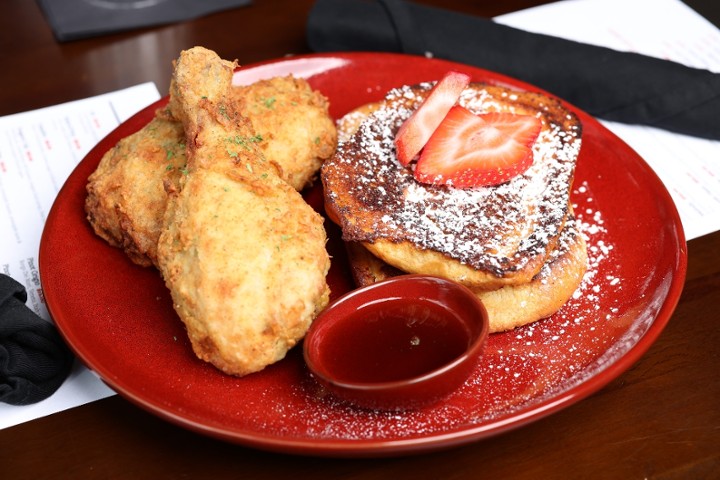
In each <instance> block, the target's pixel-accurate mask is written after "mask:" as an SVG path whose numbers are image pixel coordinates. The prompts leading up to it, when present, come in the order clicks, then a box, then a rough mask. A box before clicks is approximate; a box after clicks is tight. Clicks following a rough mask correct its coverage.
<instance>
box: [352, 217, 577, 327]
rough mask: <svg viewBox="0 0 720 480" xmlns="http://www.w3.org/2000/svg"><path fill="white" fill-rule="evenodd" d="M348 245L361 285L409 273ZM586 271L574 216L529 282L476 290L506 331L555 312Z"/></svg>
mask: <svg viewBox="0 0 720 480" xmlns="http://www.w3.org/2000/svg"><path fill="white" fill-rule="evenodd" d="M346 245H347V251H348V257H349V260H350V266H351V271H352V275H353V279H354V281H355V283H356V284H357V285H358V286H364V285H370V284H372V283H375V282H379V281H382V280H385V279H387V278H390V277H394V276H397V275H403V274H404V273H405V272H403V271H402V270H399V269H397V268H395V267H393V266H391V265H388V264H387V263H385V262H383V261H382V260H380V259H379V258H377V257H375V256H374V255H373V254H372V253H370V252H369V251H368V250H367V249H366V248H364V247H363V246H362V245H361V244H359V243H348V244H346ZM586 271H587V248H586V245H585V240H584V239H583V237H582V235H581V234H580V233H579V232H578V231H577V224H576V222H575V220H574V219H571V220H569V221H568V222H567V226H566V228H565V229H564V230H563V233H562V234H561V237H560V240H559V242H558V248H557V250H555V251H554V252H553V253H552V255H551V256H550V258H549V259H548V262H547V263H546V264H545V265H544V266H543V268H542V269H541V270H540V272H539V273H538V274H537V275H536V276H535V277H534V278H533V279H531V280H530V281H529V282H527V283H525V284H521V285H508V286H504V287H501V288H498V289H494V290H482V289H473V290H474V292H475V294H476V295H477V296H478V297H479V298H480V299H481V300H482V302H483V304H484V305H485V308H486V309H487V312H488V316H489V318H490V331H491V332H502V331H506V330H511V329H513V328H517V327H520V326H523V325H528V324H530V323H532V322H535V321H537V320H540V319H543V318H547V317H549V316H551V315H552V314H554V313H555V312H556V311H557V310H559V309H560V308H561V307H562V306H563V305H564V304H565V303H566V302H567V301H568V300H569V299H570V298H571V297H572V295H573V293H574V292H575V291H576V290H577V289H578V287H579V286H580V284H581V283H582V279H583V276H584V275H585V272H586Z"/></svg>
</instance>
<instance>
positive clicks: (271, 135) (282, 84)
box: [231, 76, 337, 190]
mask: <svg viewBox="0 0 720 480" xmlns="http://www.w3.org/2000/svg"><path fill="white" fill-rule="evenodd" d="M231 92H232V101H233V103H234V105H235V106H236V108H237V109H238V111H239V112H240V114H241V115H243V116H245V117H247V118H248V119H250V122H251V123H252V126H253V128H254V129H255V132H256V133H257V134H258V135H259V136H260V137H261V138H262V141H261V142H260V143H259V146H260V149H261V150H262V152H263V153H264V155H265V157H266V158H268V159H270V160H272V161H273V162H275V163H277V164H278V165H279V166H280V168H281V170H282V172H281V175H280V176H281V177H282V178H283V179H284V180H285V181H286V182H288V183H289V184H290V185H292V186H293V187H294V188H295V189H296V190H302V189H303V188H304V187H306V186H307V185H309V184H310V183H311V182H312V180H313V179H314V178H315V177H316V176H317V173H318V171H319V170H320V166H321V165H322V163H323V161H324V160H325V159H327V158H328V157H330V155H332V154H333V153H334V152H335V147H336V145H337V129H336V128H335V124H334V122H333V120H332V118H330V115H329V113H328V108H329V104H328V101H327V98H325V97H324V96H323V95H322V94H321V93H320V92H317V91H314V90H312V89H311V88H310V85H309V84H308V83H307V81H305V80H303V79H299V78H294V77H292V76H286V77H275V78H271V79H267V80H259V81H257V82H255V83H253V84H251V85H248V86H243V87H236V88H233V89H232V90H231Z"/></svg>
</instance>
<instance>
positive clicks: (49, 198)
mask: <svg viewBox="0 0 720 480" xmlns="http://www.w3.org/2000/svg"><path fill="white" fill-rule="evenodd" d="M159 98H160V93H159V92H158V90H157V88H156V87H155V84H153V83H144V84H141V85H137V86H135V87H130V88H127V89H123V90H119V91H115V92H112V93H107V94H104V95H99V96H96V97H92V98H86V99H83V100H78V101H74V102H69V103H64V104H61V105H56V106H52V107H47V108H42V109H39V110H34V111H31V112H24V113H18V114H15V115H8V116H5V117H0V272H2V273H4V274H6V275H9V276H10V277H12V278H13V279H15V280H17V281H18V282H20V283H22V284H24V285H25V288H26V290H27V293H28V302H27V305H28V306H29V307H30V308H32V309H33V310H34V311H35V313H37V314H38V315H40V316H41V317H43V318H44V319H46V320H48V321H51V320H50V316H49V314H48V312H47V308H46V307H45V303H44V299H43V295H42V290H41V289H40V278H39V272H38V253H39V248H40V236H41V234H42V229H43V226H44V225H45V219H46V218H47V215H48V212H49V210H50V207H51V206H52V204H53V202H54V200H55V197H56V196H57V193H58V191H59V190H60V188H61V187H62V185H63V183H64V182H65V180H66V179H67V177H68V176H69V175H70V173H71V172H72V171H73V169H74V168H75V166H77V164H78V163H79V162H80V160H82V159H83V157H85V155H86V154H87V153H88V152H89V151H90V149H92V147H94V146H95V145H96V144H97V143H98V142H99V141H100V140H101V139H102V138H103V137H105V136H106V135H107V134H108V133H110V132H111V131H112V130H113V129H114V128H115V127H117V126H118V125H119V124H120V123H122V122H124V121H125V120H127V119H128V118H130V117H131V116H132V115H133V114H135V113H136V112H137V111H139V110H141V109H142V108H144V107H145V106H147V105H149V104H151V103H152V102H154V101H156V100H158V99H159ZM112 394H113V391H112V390H110V389H109V388H108V387H107V386H106V385H105V384H104V383H102V382H101V381H100V380H98V379H97V377H96V376H95V375H94V374H93V373H91V372H90V371H89V370H87V369H86V368H84V367H82V366H80V365H76V366H75V368H74V369H73V371H72V372H71V374H70V376H69V377H68V379H67V380H66V381H65V383H64V384H63V385H62V386H61V387H60V389H59V390H58V391H57V392H56V393H55V394H54V395H52V396H51V397H50V398H48V399H46V400H44V401H42V402H39V403H36V404H34V405H29V406H22V407H18V406H12V405H7V404H4V403H0V428H5V427H9V426H12V425H16V424H18V423H21V422H24V421H27V420H31V419H33V418H37V417H42V416H45V415H48V414H50V413H54V412H57V411H61V410H65V409H67V408H71V407H74V406H77V405H82V404H84V403H87V402H90V401H93V400H97V399H100V398H103V397H106V396H109V395H112Z"/></svg>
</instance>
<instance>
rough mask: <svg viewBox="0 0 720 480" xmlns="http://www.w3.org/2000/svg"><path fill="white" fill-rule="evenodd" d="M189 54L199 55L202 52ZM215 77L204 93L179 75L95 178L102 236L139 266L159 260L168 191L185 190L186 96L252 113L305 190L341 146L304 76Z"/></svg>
mask: <svg viewBox="0 0 720 480" xmlns="http://www.w3.org/2000/svg"><path fill="white" fill-rule="evenodd" d="M189 54H190V55H199V54H198V52H196V51H190V53H189ZM234 66H235V63H233V62H225V61H223V62H222V63H219V64H218V65H216V66H214V67H206V68H207V69H208V70H206V71H205V72H203V75H211V78H216V79H218V78H221V79H224V80H223V81H224V82H227V81H228V78H230V79H231V78H232V69H233V68H234ZM208 72H210V73H208ZM206 78H208V77H207V76H206ZM207 83H208V85H207V90H205V93H204V94H202V95H201V94H196V93H193V92H191V91H188V90H187V89H185V90H184V91H182V90H181V88H180V87H179V86H178V85H177V84H176V82H175V80H173V84H172V87H171V95H170V102H169V104H168V107H167V108H163V109H160V110H158V111H157V112H156V116H155V118H154V119H153V120H152V121H151V122H150V123H149V124H148V125H146V126H145V127H144V128H142V129H141V130H140V131H138V132H137V133H135V134H133V135H131V136H129V137H128V138H125V139H122V140H121V141H120V142H119V143H118V145H117V146H116V147H115V148H113V149H111V150H110V151H108V152H107V153H106V154H105V156H104V157H103V159H102V160H101V162H100V164H99V166H98V168H97V170H96V171H95V172H94V173H93V174H92V175H91V176H90V178H89V181H88V185H87V190H88V196H87V200H86V212H87V217H88V220H89V222H90V224H91V225H92V227H93V229H94V230H95V232H96V233H97V235H99V236H100V237H102V238H103V239H105V240H106V241H107V242H108V243H110V244H111V245H113V246H115V247H119V248H122V249H123V250H124V251H125V252H126V253H127V255H128V257H129V258H130V259H131V260H132V261H133V262H135V263H137V264H139V265H142V266H151V265H156V263H157V242H158V238H159V236H160V232H161V229H162V218H163V214H164V212H165V208H166V205H167V194H166V192H168V191H174V190H176V189H177V183H178V182H179V180H180V178H181V177H182V172H184V171H185V163H186V158H185V132H184V130H183V125H182V123H181V122H179V121H178V120H176V119H175V116H174V115H173V113H172V112H173V111H174V112H175V115H180V116H181V115H183V112H182V109H181V106H180V101H181V100H180V99H181V98H182V97H183V96H185V97H186V98H185V100H184V101H186V102H198V103H200V102H203V101H206V99H207V98H216V100H217V101H218V103H219V104H222V105H225V107H223V108H224V109H227V108H231V109H234V110H235V111H238V112H239V114H240V115H241V116H243V117H247V118H248V119H249V121H250V123H251V124H252V127H253V129H254V130H255V132H256V133H255V134H254V136H253V138H252V139H251V140H252V141H253V142H254V143H256V144H257V146H258V147H259V148H260V150H261V153H263V154H264V155H265V158H266V159H268V161H269V162H271V163H272V164H273V165H274V166H275V168H276V169H277V171H278V172H280V176H281V177H282V178H283V179H284V180H286V181H287V182H288V183H290V184H291V185H292V186H293V187H294V188H295V189H297V190H300V189H302V188H303V187H305V186H306V185H308V184H309V183H310V182H311V181H312V180H313V178H315V177H316V176H317V173H318V170H319V168H320V165H321V163H322V161H323V160H324V159H325V158H327V157H329V156H330V155H331V154H332V153H333V152H334V151H335V147H336V144H337V130H336V128H335V125H334V123H333V121H332V119H331V117H330V115H329V112H328V102H327V99H326V98H325V97H324V96H323V95H322V94H320V93H319V92H316V91H314V90H312V89H311V87H310V85H309V84H308V83H307V81H305V80H304V79H298V78H293V77H291V76H287V77H278V78H272V79H268V80H261V81H259V82H256V83H253V84H251V85H248V86H244V87H233V88H230V89H229V92H230V95H228V94H227V91H225V90H222V89H220V90H218V87H217V84H218V82H215V86H213V85H211V83H212V82H209V81H208V82H207ZM193 95H195V96H194V97H193ZM188 96H189V97H188ZM225 114H227V110H225ZM220 118H221V119H222V118H223V115H222V114H221V115H220ZM238 141H242V139H240V138H238Z"/></svg>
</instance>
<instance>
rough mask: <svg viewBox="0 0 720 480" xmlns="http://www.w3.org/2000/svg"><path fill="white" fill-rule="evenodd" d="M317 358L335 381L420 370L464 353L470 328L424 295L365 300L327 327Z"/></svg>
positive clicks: (392, 377) (388, 377)
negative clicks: (330, 327)
mask: <svg viewBox="0 0 720 480" xmlns="http://www.w3.org/2000/svg"><path fill="white" fill-rule="evenodd" d="M326 335H327V336H326V338H325V340H324V343H325V346H324V347H323V350H322V351H321V352H320V361H321V362H322V363H324V364H325V365H327V370H328V372H329V373H330V374H331V375H332V376H333V377H334V378H335V379H337V380H338V381H346V382H360V383H362V382H392V381H397V380H403V379H407V378H411V377H417V376H420V375H424V374H425V373H427V372H430V371H432V370H435V369H437V368H440V367H442V366H444V365H447V364H448V363H450V362H451V361H453V360H455V359H456V358H458V357H459V356H460V355H462V354H463V353H465V351H466V350H467V348H468V345H469V343H470V338H471V335H472V334H471V332H470V330H469V329H468V328H467V326H466V325H465V323H464V322H463V321H462V319H461V318H458V316H457V315H456V314H455V313H453V312H450V314H448V313H447V312H446V310H445V309H444V308H443V307H442V306H440V305H437V304H435V303H433V302H431V301H428V300H412V301H407V300H402V301H401V300H395V301H392V300H391V301H379V302H378V303H370V304H368V305H365V306H363V307H361V308H360V309H358V310H357V311H355V312H353V313H351V314H350V315H348V316H346V317H344V318H342V319H339V320H337V323H336V325H335V326H334V328H332V329H330V330H328V332H327V333H326Z"/></svg>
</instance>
